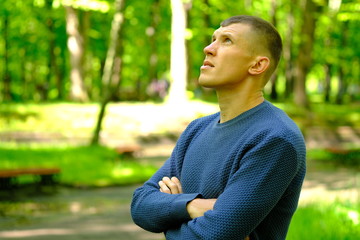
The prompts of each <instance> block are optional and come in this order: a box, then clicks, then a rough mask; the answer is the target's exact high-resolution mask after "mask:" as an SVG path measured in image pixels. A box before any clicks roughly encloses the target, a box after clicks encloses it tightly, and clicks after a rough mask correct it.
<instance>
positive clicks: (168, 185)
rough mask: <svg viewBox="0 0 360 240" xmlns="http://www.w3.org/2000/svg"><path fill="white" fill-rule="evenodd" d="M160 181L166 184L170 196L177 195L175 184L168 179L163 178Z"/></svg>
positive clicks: (177, 190)
mask: <svg viewBox="0 0 360 240" xmlns="http://www.w3.org/2000/svg"><path fill="white" fill-rule="evenodd" d="M162 181H163V182H164V183H165V184H166V186H167V187H168V188H169V189H170V191H171V194H179V189H178V186H177V185H176V183H174V182H173V181H171V180H170V178H168V177H163V179H162Z"/></svg>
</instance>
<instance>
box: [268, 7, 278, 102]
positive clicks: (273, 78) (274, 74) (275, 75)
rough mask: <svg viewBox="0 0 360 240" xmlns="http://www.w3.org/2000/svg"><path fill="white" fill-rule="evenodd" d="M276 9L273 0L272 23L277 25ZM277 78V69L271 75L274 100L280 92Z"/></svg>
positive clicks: (271, 95) (271, 94)
mask: <svg viewBox="0 0 360 240" xmlns="http://www.w3.org/2000/svg"><path fill="white" fill-rule="evenodd" d="M276 9H277V4H276V0H271V10H270V18H271V23H272V24H273V25H274V26H275V27H276V25H277V21H276ZM277 78H278V74H277V71H275V72H274V73H273V75H272V76H271V79H270V82H271V92H270V98H271V99H273V100H277V99H278V92H277V90H276V82H277Z"/></svg>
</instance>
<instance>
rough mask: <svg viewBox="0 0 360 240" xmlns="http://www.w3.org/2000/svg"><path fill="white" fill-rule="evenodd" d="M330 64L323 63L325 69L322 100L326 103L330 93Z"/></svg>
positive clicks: (328, 100)
mask: <svg viewBox="0 0 360 240" xmlns="http://www.w3.org/2000/svg"><path fill="white" fill-rule="evenodd" d="M331 69H332V65H331V64H325V65H324V71H325V83H324V101H325V102H326V103H329V102H330V93H331Z"/></svg>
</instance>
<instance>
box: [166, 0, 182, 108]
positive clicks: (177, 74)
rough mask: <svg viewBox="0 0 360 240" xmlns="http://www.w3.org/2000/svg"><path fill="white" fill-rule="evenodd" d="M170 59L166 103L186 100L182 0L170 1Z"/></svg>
mask: <svg viewBox="0 0 360 240" xmlns="http://www.w3.org/2000/svg"><path fill="white" fill-rule="evenodd" d="M171 13H172V17H171V59H170V90H169V97H168V103H170V104H178V103H184V102H186V100H187V96H186V87H187V61H186V43H185V41H186V40H185V31H186V12H185V8H184V4H183V1H182V0H171Z"/></svg>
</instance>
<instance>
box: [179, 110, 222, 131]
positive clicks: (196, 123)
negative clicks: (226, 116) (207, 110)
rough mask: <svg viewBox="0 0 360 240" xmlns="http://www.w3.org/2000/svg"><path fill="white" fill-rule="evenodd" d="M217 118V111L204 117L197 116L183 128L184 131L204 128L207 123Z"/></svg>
mask: <svg viewBox="0 0 360 240" xmlns="http://www.w3.org/2000/svg"><path fill="white" fill-rule="evenodd" d="M218 119H219V113H214V114H211V115H208V116H205V117H201V118H197V119H195V120H193V121H192V122H191V123H190V124H189V125H188V126H187V128H186V129H185V131H184V133H185V134H188V133H190V132H197V131H199V130H200V129H203V128H206V127H207V126H209V124H211V123H213V122H215V121H217V120H218Z"/></svg>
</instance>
